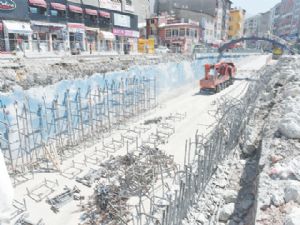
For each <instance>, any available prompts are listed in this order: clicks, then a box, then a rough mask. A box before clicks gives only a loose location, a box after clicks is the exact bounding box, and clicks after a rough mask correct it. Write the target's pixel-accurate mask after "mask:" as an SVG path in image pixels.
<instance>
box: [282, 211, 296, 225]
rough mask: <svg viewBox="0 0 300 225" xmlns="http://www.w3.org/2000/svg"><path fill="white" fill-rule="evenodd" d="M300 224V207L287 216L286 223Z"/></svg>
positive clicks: (285, 224) (287, 224)
mask: <svg viewBox="0 0 300 225" xmlns="http://www.w3.org/2000/svg"><path fill="white" fill-rule="evenodd" d="M299 224H300V208H295V209H293V211H292V212H291V213H290V214H288V215H287V216H286V217H285V221H284V225H299Z"/></svg>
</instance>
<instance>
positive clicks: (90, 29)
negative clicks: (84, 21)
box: [85, 27, 100, 33]
mask: <svg viewBox="0 0 300 225" xmlns="http://www.w3.org/2000/svg"><path fill="white" fill-rule="evenodd" d="M85 29H86V30H87V31H94V32H98V33H99V31H100V29H99V28H95V27H85Z"/></svg>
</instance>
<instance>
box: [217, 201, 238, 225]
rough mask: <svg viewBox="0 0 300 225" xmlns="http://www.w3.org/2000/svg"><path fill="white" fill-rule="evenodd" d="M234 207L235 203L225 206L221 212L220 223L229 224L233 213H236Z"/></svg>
mask: <svg viewBox="0 0 300 225" xmlns="http://www.w3.org/2000/svg"><path fill="white" fill-rule="evenodd" d="M234 206H235V204H234V203H229V204H226V205H224V206H223V207H222V208H221V210H220V214H219V221H224V222H227V221H228V220H229V218H230V216H231V215H232V213H233V212H234Z"/></svg>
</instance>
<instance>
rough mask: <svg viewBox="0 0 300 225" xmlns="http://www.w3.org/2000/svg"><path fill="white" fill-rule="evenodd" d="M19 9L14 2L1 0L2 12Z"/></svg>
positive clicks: (0, 8)
mask: <svg viewBox="0 0 300 225" xmlns="http://www.w3.org/2000/svg"><path fill="white" fill-rule="evenodd" d="M16 8H17V5H16V3H15V2H14V1H13V0H0V10H14V9H16Z"/></svg>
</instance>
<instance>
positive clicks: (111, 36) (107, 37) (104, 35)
mask: <svg viewBox="0 0 300 225" xmlns="http://www.w3.org/2000/svg"><path fill="white" fill-rule="evenodd" d="M99 36H100V38H101V39H104V40H115V38H116V36H115V35H114V34H113V33H111V32H107V31H100V33H99Z"/></svg>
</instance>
